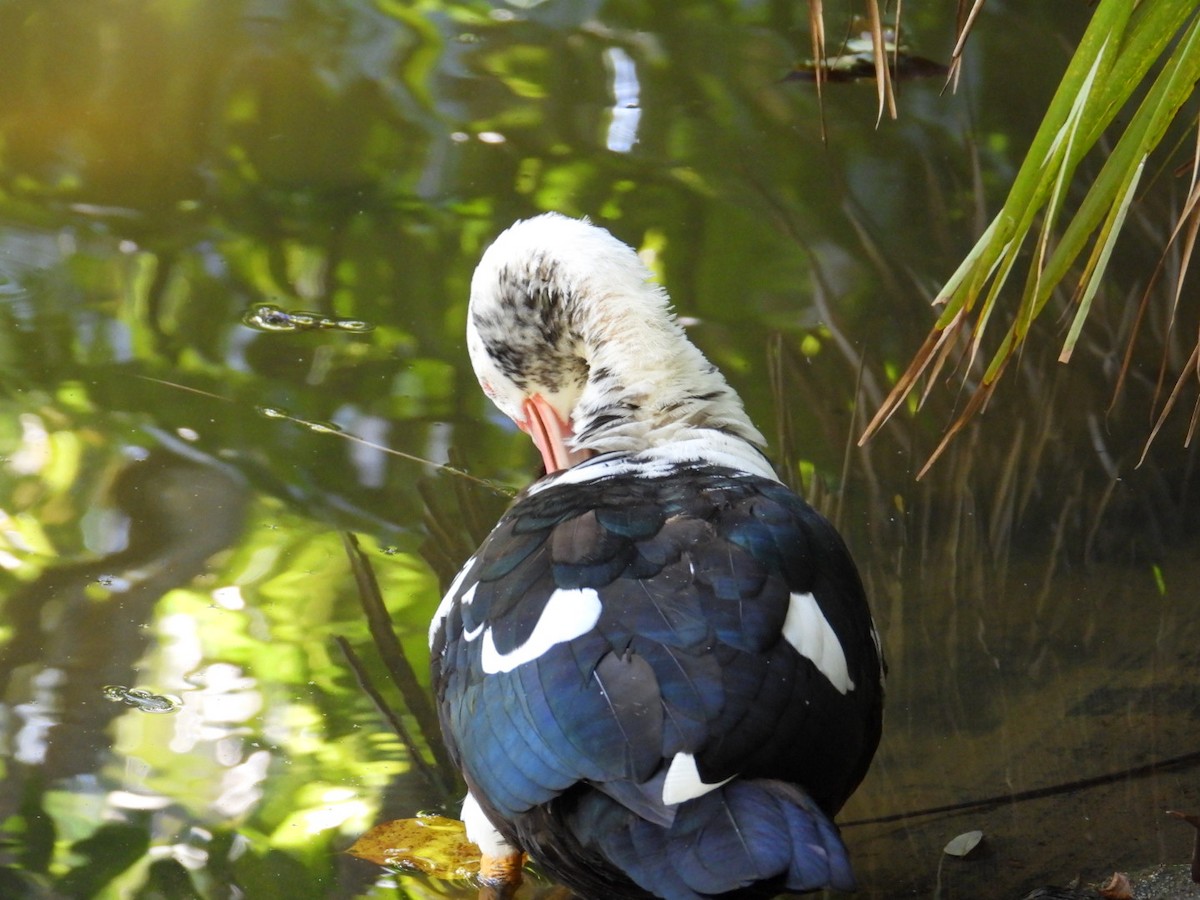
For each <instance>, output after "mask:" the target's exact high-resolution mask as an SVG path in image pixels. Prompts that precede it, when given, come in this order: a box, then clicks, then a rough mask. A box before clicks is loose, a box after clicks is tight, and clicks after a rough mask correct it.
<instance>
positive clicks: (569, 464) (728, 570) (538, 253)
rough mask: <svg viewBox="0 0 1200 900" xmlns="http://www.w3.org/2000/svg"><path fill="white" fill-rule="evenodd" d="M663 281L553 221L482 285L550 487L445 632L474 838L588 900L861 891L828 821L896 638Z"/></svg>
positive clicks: (475, 293)
mask: <svg viewBox="0 0 1200 900" xmlns="http://www.w3.org/2000/svg"><path fill="white" fill-rule="evenodd" d="M650 277H651V276H650V273H649V271H648V270H647V269H646V267H645V266H644V265H643V264H642V263H641V261H640V260H639V258H638V256H637V254H636V253H635V252H634V251H633V250H632V249H631V248H630V247H628V246H626V245H625V244H622V243H621V242H620V241H618V240H617V239H616V238H614V237H612V235H610V234H609V233H608V232H607V231H605V230H603V229H602V228H599V227H596V226H594V225H592V224H590V223H588V222H587V221H586V220H583V221H580V220H575V219H571V218H567V217H564V216H561V215H557V214H553V213H551V214H545V215H541V216H538V217H536V218H532V219H528V220H525V221H522V222H518V223H516V224H515V225H513V226H512V227H510V228H509V229H508V230H507V231H505V232H504V233H503V234H501V235H500V237H499V238H497V239H496V241H495V242H494V243H493V244H492V245H491V247H490V248H489V249H488V250H487V251H486V252H485V253H484V255H483V258H482V260H481V261H480V263H479V266H478V268H477V269H476V271H475V275H474V278H473V280H472V283H471V299H470V307H469V312H468V323H467V346H468V350H469V352H470V356H471V361H472V364H473V366H474V368H475V373H476V375H477V376H478V378H479V382H480V384H481V386H482V387H483V390H484V392H485V393H486V394H487V395H488V397H490V398H491V399H492V401H493V402H494V403H495V404H496V405H497V406H498V407H499V408H500V409H501V410H502V411H503V412H504V413H506V414H507V415H508V416H510V417H511V418H512V419H513V420H514V421H515V422H516V423H517V425H518V426H519V427H520V428H521V430H523V431H525V432H527V433H528V434H529V435H530V436H531V437H532V438H533V441H534V443H535V444H536V446H537V448H538V450H539V451H540V452H541V455H542V459H543V461H544V463H545V466H546V473H547V474H546V475H545V476H544V477H543V478H541V479H539V480H538V481H536V482H535V483H534V484H532V485H531V486H530V487H529V488H527V489H526V490H525V491H524V492H523V493H522V494H521V495H520V496H518V497H517V499H516V500H515V501H514V503H513V504H512V506H511V507H510V508H509V510H508V511H507V512H506V513H505V514H504V516H503V517H502V518H501V520H500V522H499V523H498V524H497V525H496V527H495V530H493V531H492V533H491V534H490V535H489V536H488V538H487V539H486V540H485V541H484V542H483V544H482V546H481V547H480V548H479V550H478V551H477V552H476V553H475V555H474V556H472V557H471V559H469V560H468V561H467V563H466V564H465V565H464V566H463V568H462V570H461V571H460V572H459V574H458V576H457V577H456V578H455V580H454V582H453V583H452V584H451V586H450V588H449V590H448V592H447V593H446V595H445V598H444V599H443V601H442V603H441V605H440V607H439V608H438V610H437V613H436V615H435V616H434V619H433V623H432V625H431V626H430V631H429V640H430V647H431V651H432V670H433V684H434V690H435V694H436V700H437V704H438V709H439V715H440V719H441V724H442V730H443V732H444V735H445V738H446V741H447V744H448V745H449V748H450V752H451V754H452V756H453V757H454V759H455V761H456V763H457V764H458V765H459V767H460V768H461V770H462V773H463V776H464V779H465V781H466V783H467V786H468V789H469V793H468V795H467V799H466V802H465V803H464V805H463V819H464V821H465V823H466V826H467V833H468V836H469V837H470V838H471V839H472V840H473V841H474V842H475V843H477V844H478V845H479V846H480V847H481V849H482V851H483V854H484V858H485V871H486V870H487V869H486V861H491V862H492V863H495V862H496V860H497V858H501V859H503V858H506V857H511V855H515V854H519V853H520V852H521V851H525V852H526V853H528V854H529V856H530V857H532V859H533V860H534V861H535V862H536V863H537V864H538V865H539V866H540V867H541V868H542V869H543V870H544V871H545V872H546V873H548V874H549V875H550V876H552V877H553V878H555V879H556V880H558V881H560V882H562V883H564V884H566V885H568V886H569V887H571V888H572V889H573V890H575V891H577V892H578V893H580V894H581V895H582V896H584V897H589V898H592V897H594V898H605V900H608V898H622V897H650V896H658V897H664V898H671V900H694V898H701V897H712V896H720V897H767V896H771V895H774V894H777V893H780V892H785V891H786V892H804V891H811V890H816V889H820V888H824V887H833V888H836V889H842V890H850V889H852V888H853V887H854V877H853V874H852V873H851V870H850V864H849V860H848V858H847V852H846V849H845V847H844V845H843V844H842V841H841V838H840V836H839V834H838V830H837V828H836V826H834V824H833V822H832V817H833V815H834V814H835V813H837V811H838V810H839V809H840V808H841V806H842V804H843V803H844V802H845V801H846V799H847V797H849V795H850V794H851V792H852V791H853V790H854V789H855V787H857V785H858V783H859V782H860V781H861V780H862V778H863V776H864V774H865V773H866V771H867V767H868V765H869V764H870V761H871V757H872V756H873V754H874V752H875V747H876V745H877V744H878V742H879V734H880V724H881V717H882V708H883V672H884V669H883V660H882V654H881V650H880V645H879V636H878V633H877V632H876V630H875V627H874V624H873V623H872V620H871V614H870V611H869V609H868V606H867V602H866V598H865V596H864V593H863V588H862V584H861V582H860V580H859V576H858V572H857V570H856V568H855V566H854V563H853V561H852V559H851V557H850V554H849V552H848V551H847V549H846V546H845V544H844V543H843V542H842V539H841V538H840V537H839V536H838V534H837V532H836V531H835V530H834V528H833V526H832V525H830V524H829V522H827V521H826V520H825V519H824V518H822V517H821V516H820V515H819V514H818V513H816V512H815V511H814V510H813V509H812V508H811V507H809V506H808V505H807V504H806V503H805V502H804V501H803V500H801V499H800V498H799V497H797V496H796V495H795V494H794V493H792V491H790V490H789V489H788V488H786V487H785V486H784V485H783V484H782V483H780V481H779V479H778V478H777V477H776V476H775V473H774V471H773V470H772V468H771V466H770V465H769V464H768V462H767V460H766V458H765V457H764V456H763V453H762V451H761V450H760V448H761V447H762V446H763V444H764V441H763V438H762V435H760V434H759V432H758V431H757V430H756V429H755V427H754V425H753V424H752V423H751V422H750V419H749V417H748V416H747V415H746V413H745V411H744V409H743V407H742V403H741V400H740V399H739V397H738V396H737V395H736V394H735V393H734V391H733V390H732V389H731V388H730V387H729V385H728V384H727V383H726V381H725V379H724V377H723V376H722V375H721V373H720V372H719V371H718V370H717V369H716V367H715V366H713V365H712V364H711V363H710V362H708V360H707V359H705V357H704V356H703V355H702V354H701V353H700V351H699V350H698V349H697V348H696V347H695V346H693V345H692V344H691V342H690V341H688V339H687V337H686V336H685V335H684V332H683V329H682V328H681V327H680V325H679V324H678V322H677V321H676V320H675V317H674V315H673V314H672V312H671V308H670V301H669V299H668V297H667V295H666V292H665V291H664V290H663V289H662V288H661V287H659V286H657V285H655V284H653V283H652V282H651V281H650Z"/></svg>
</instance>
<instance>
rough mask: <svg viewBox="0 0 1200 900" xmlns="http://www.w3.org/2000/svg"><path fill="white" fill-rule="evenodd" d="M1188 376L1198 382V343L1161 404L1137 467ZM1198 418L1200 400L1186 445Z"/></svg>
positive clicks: (1199, 347) (1172, 407) (1193, 414)
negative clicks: (1169, 393) (1161, 407)
mask: <svg viewBox="0 0 1200 900" xmlns="http://www.w3.org/2000/svg"><path fill="white" fill-rule="evenodd" d="M1190 376H1195V377H1196V379H1197V380H1198V381H1200V342H1197V344H1196V346H1195V347H1194V348H1193V349H1192V355H1191V356H1190V357H1189V358H1188V361H1187V365H1185V366H1184V367H1183V371H1182V372H1180V373H1179V378H1178V379H1177V380H1176V381H1175V387H1174V388H1173V389H1172V390H1171V396H1169V397H1167V402H1166V403H1165V404H1163V409H1162V412H1161V413H1159V416H1158V421H1157V422H1155V423H1154V427H1153V428H1152V429H1151V430H1150V437H1148V438H1146V446H1145V447H1143V448H1142V455H1141V456H1140V457H1139V458H1138V465H1139V466H1140V465H1141V464H1142V463H1144V462H1145V461H1146V454H1147V453H1149V452H1150V445H1151V444H1153V443H1154V439H1155V438H1156V437H1158V433H1159V431H1161V430H1162V427H1163V423H1165V422H1166V421H1167V416H1168V415H1169V414H1170V412H1171V410H1172V409H1174V408H1175V404H1176V403H1177V402H1178V401H1179V395H1180V394H1181V393H1182V392H1183V385H1184V382H1186V381H1187V380H1188V378H1189V377H1190ZM1198 418H1200V400H1198V401H1197V403H1196V409H1195V410H1193V412H1192V420H1191V422H1190V424H1189V425H1188V433H1187V439H1186V443H1187V444H1189V445H1190V444H1191V442H1192V438H1193V437H1194V436H1195V433H1196V422H1197V419H1198Z"/></svg>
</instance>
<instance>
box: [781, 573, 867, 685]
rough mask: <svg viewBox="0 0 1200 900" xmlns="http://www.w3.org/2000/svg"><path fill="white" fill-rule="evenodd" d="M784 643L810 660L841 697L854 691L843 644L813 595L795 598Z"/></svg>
mask: <svg viewBox="0 0 1200 900" xmlns="http://www.w3.org/2000/svg"><path fill="white" fill-rule="evenodd" d="M783 639H784V640H785V641H787V642H788V643H789V644H791V645H792V646H793V647H795V648H796V652H797V653H799V654H800V655H801V656H803V657H805V658H806V659H808V660H810V661H811V662H812V664H813V665H814V666H816V667H817V671H818V672H820V673H821V674H822V675H824V676H825V677H826V678H828V679H829V683H830V684H832V685H833V686H834V687H835V688H837V690H838V692H839V693H842V694H845V693H846V692H847V691H852V690H854V682H853V681H852V680H851V678H850V672H849V670H848V669H847V667H846V654H845V652H844V651H843V650H842V645H841V642H839V641H838V638H837V635H836V634H835V633H834V631H833V628H832V627H831V626H830V624H829V622H828V620H827V619H826V618H825V616H824V615H823V614H822V613H821V607H819V606H818V605H817V600H816V598H815V597H813V595H812V594H792V599H791V602H790V603H788V611H787V618H785V619H784V620H783Z"/></svg>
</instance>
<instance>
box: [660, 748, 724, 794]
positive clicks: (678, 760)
mask: <svg viewBox="0 0 1200 900" xmlns="http://www.w3.org/2000/svg"><path fill="white" fill-rule="evenodd" d="M736 777H737V776H736V775H730V776H729V777H728V778H726V779H724V780H722V781H718V782H717V783H716V784H705V783H704V781H703V780H702V779H701V778H700V770H699V769H697V768H696V757H695V756H693V755H692V754H691V753H676V754H675V756H674V757H673V758H672V759H671V765H670V766H669V767H668V768H667V777H666V779H665V780H664V781H663V792H662V798H663V803H665V804H667V805H668V806H674V805H675V804H676V803H682V802H683V801H685V800H694V799H695V798H697V797H703V796H704V795H705V794H707V793H708V792H709V791H715V790H716V789H717V788H719V787H720V786H721V785H723V784H725V783H726V782H727V781H732V780H733V779H734V778H736Z"/></svg>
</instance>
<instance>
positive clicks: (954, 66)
mask: <svg viewBox="0 0 1200 900" xmlns="http://www.w3.org/2000/svg"><path fill="white" fill-rule="evenodd" d="M966 2H967V0H958V12H957V16H956V18H957V34H958V37H957V39H956V40H955V42H954V50H953V52H952V53H951V54H950V71H949V72H948V73H947V74H946V86H947V87H949V88H950V89H951V90H952V91H957V90H958V79H959V76H960V75H961V74H962V55H963V50H964V49H965V48H966V46H967V38H968V37H969V36H970V34H971V29H972V28H973V27H974V25H975V19H976V18H977V17H978V16H979V13H980V12H981V11H982V10H983V4H984V0H975V2H974V3H973V4H972V5H971V9H970V10H967V7H966Z"/></svg>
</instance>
